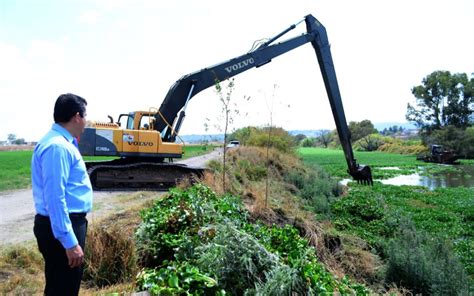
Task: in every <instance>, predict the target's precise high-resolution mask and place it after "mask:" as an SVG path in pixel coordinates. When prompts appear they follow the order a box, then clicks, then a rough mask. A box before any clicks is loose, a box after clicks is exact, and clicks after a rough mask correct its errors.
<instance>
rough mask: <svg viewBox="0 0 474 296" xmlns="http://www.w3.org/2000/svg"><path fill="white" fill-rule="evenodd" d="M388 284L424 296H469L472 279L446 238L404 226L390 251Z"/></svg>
mask: <svg viewBox="0 0 474 296" xmlns="http://www.w3.org/2000/svg"><path fill="white" fill-rule="evenodd" d="M387 255H388V261H387V273H386V280H387V282H388V283H392V282H394V283H397V284H398V285H401V286H404V287H405V288H408V289H410V290H412V292H413V293H414V294H418V293H421V294H423V295H468V290H469V278H468V277H467V275H466V273H465V270H464V267H463V266H462V264H461V263H460V262H459V261H458V259H457V258H456V257H455V255H454V253H453V251H452V247H451V245H450V244H449V243H448V242H447V241H445V240H444V239H442V238H437V237H432V236H429V235H428V234H425V233H422V232H420V231H417V230H416V229H415V228H414V226H413V225H412V224H411V222H405V223H402V224H401V225H400V230H399V233H398V234H397V235H396V236H395V237H394V238H393V239H391V240H390V241H389V243H388V248H387Z"/></svg>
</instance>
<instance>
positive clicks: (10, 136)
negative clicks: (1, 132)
mask: <svg viewBox="0 0 474 296" xmlns="http://www.w3.org/2000/svg"><path fill="white" fill-rule="evenodd" d="M7 139H8V142H10V143H13V142H14V141H15V140H16V135H15V134H8V136H7Z"/></svg>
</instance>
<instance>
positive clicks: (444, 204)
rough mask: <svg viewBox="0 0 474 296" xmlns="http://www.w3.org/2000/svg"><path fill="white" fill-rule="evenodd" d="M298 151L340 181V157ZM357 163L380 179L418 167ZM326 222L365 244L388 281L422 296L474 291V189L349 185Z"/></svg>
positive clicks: (396, 159) (363, 158) (408, 160)
mask: <svg viewBox="0 0 474 296" xmlns="http://www.w3.org/2000/svg"><path fill="white" fill-rule="evenodd" d="M299 151H300V154H301V155H302V157H303V160H304V161H305V162H306V163H308V164H310V165H314V164H319V165H322V166H323V167H324V168H326V169H328V170H330V171H331V172H332V174H334V175H336V176H343V174H344V171H345V166H346V165H345V161H344V159H342V158H341V157H336V156H337V155H338V154H340V153H338V152H336V151H330V150H329V151H325V153H323V151H321V149H305V148H303V149H300V150H299ZM339 156H342V154H340V155H339ZM357 157H358V160H359V161H360V162H364V163H370V165H371V167H372V169H373V171H374V172H375V176H376V178H381V179H382V178H384V177H386V174H385V172H386V171H387V170H382V171H383V172H384V174H380V173H378V172H380V168H382V167H385V166H390V167H394V166H397V167H400V168H402V169H401V170H395V168H394V170H393V173H404V172H405V171H406V170H407V171H413V169H414V168H415V167H416V166H418V165H419V162H417V161H416V159H415V158H414V157H410V156H404V155H393V154H385V153H357ZM430 167H435V166H433V165H427V171H430V170H429V168H430ZM436 167H440V166H436ZM445 169H455V168H453V167H449V166H447V167H446V168H445ZM391 174H392V172H391V173H389V175H391ZM329 216H330V217H331V221H332V223H334V225H335V227H336V229H337V230H338V231H340V232H341V233H344V234H345V235H357V236H358V237H360V238H362V239H364V241H366V242H367V243H368V246H369V248H371V249H373V250H374V251H375V252H376V253H377V254H379V256H380V257H381V259H383V260H385V261H386V262H387V264H386V266H385V267H384V268H385V278H386V281H388V282H390V281H391V282H395V283H397V284H399V285H403V286H404V287H406V288H408V289H410V290H412V291H413V292H416V293H423V294H426V293H428V294H437V295H447V294H449V295H452V294H455V295H457V294H461V295H462V294H463V293H466V294H467V291H469V289H472V288H473V281H472V279H473V278H474V232H473V229H474V222H473V221H474V220H473V217H474V188H472V187H471V188H465V187H459V188H438V189H435V190H433V191H430V190H428V189H427V188H425V187H421V186H392V185H382V184H381V183H379V182H375V185H374V186H373V187H367V186H360V185H357V184H355V183H351V184H350V190H349V191H348V192H347V193H346V195H345V196H344V198H340V199H335V200H333V201H332V202H331V206H330V215H329Z"/></svg>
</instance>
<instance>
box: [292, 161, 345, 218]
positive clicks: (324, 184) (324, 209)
mask: <svg viewBox="0 0 474 296" xmlns="http://www.w3.org/2000/svg"><path fill="white" fill-rule="evenodd" d="M284 180H285V182H287V183H289V184H292V185H294V186H295V187H296V188H297V189H299V192H298V195H299V196H301V197H302V198H303V199H304V200H305V201H307V204H308V205H309V206H310V207H311V208H312V209H313V210H314V211H315V212H316V213H320V214H326V215H328V214H330V212H331V211H330V200H332V199H333V198H334V196H335V195H337V194H338V186H337V182H336V181H335V180H332V179H331V177H330V176H329V175H328V174H327V173H326V172H325V171H323V170H322V169H321V168H320V167H317V166H312V167H310V168H309V169H308V171H302V170H290V171H287V172H285V174H284Z"/></svg>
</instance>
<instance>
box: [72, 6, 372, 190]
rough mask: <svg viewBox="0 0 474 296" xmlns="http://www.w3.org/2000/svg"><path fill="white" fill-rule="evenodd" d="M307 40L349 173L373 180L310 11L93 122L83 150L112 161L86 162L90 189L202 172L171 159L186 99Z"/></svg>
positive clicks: (177, 149)
mask: <svg viewBox="0 0 474 296" xmlns="http://www.w3.org/2000/svg"><path fill="white" fill-rule="evenodd" d="M302 22H305V24H306V32H305V33H303V34H301V35H300V36H297V37H293V38H290V39H288V40H285V41H282V42H279V43H275V41H276V40H277V39H278V38H280V37H282V36H283V35H285V34H286V33H288V32H289V31H291V30H293V29H294V28H295V27H296V26H297V25H298V24H300V23H302ZM307 43H311V44H312V46H313V48H314V50H315V52H316V56H317V59H318V62H319V67H320V70H321V74H322V76H323V80H324V84H325V87H326V92H327V94H328V97H329V102H330V104H331V109H332V113H333V116H334V121H335V123H336V128H337V131H338V134H339V138H340V141H341V145H342V148H343V150H344V155H345V158H346V161H347V166H348V173H349V174H350V175H351V176H352V177H353V178H354V179H355V180H357V181H358V182H361V183H365V184H372V183H373V181H372V173H371V170H370V167H368V166H363V165H359V164H358V163H357V162H356V160H355V158H354V154H353V150H352V146H351V140H350V132H349V129H348V127H347V122H346V118H345V115H344V109H343V106H342V100H341V95H340V92H339V86H338V83H337V78H336V72H335V69H334V64H333V61H332V55H331V51H330V45H329V41H328V38H327V34H326V29H325V28H324V26H323V25H322V24H321V23H320V22H319V21H318V20H317V19H316V18H315V17H313V16H312V15H307V16H306V17H304V19H303V20H301V21H300V22H298V23H297V24H293V25H291V26H290V27H288V28H287V29H285V30H284V31H282V32H281V33H279V34H277V35H276V36H275V37H273V38H271V39H269V40H268V41H266V42H264V43H261V44H259V45H258V46H256V47H255V48H254V49H253V50H251V51H250V52H248V53H246V54H244V55H241V56H239V57H235V58H233V59H230V60H228V61H225V62H223V63H219V64H217V65H215V66H212V67H208V68H204V69H202V70H199V71H196V72H194V73H191V74H188V75H185V76H183V77H181V78H180V79H179V80H178V81H176V83H174V84H173V86H172V87H171V88H170V90H169V91H168V94H167V95H166V97H165V99H164V100H163V103H162V104H161V106H160V108H159V109H150V110H149V111H137V112H130V113H128V114H120V116H119V118H118V120H117V121H116V122H114V120H113V118H112V117H110V116H109V119H110V121H109V122H102V123H101V122H93V123H92V124H91V125H90V126H89V127H87V128H86V129H85V131H84V133H83V134H82V135H81V138H80V141H79V149H80V151H81V153H82V155H89V156H115V157H117V159H114V160H112V161H102V162H101V161H96V162H87V163H86V165H87V167H88V171H89V176H90V178H91V181H92V185H93V187H94V189H96V190H101V189H103V190H114V189H115V190H117V189H118V190H124V189H132V190H133V189H140V190H143V189H166V188H168V187H170V186H173V185H174V184H176V182H178V181H180V180H182V179H185V178H190V176H192V175H199V174H201V173H202V171H203V169H202V168H193V167H188V166H186V165H181V164H177V163H173V162H172V160H173V159H177V158H181V157H182V155H183V144H180V143H176V138H177V137H178V134H179V130H180V128H181V124H182V123H183V119H184V117H185V111H186V108H187V105H188V102H189V100H190V99H191V98H192V97H194V96H195V95H196V94H198V93H199V92H201V91H202V90H204V89H207V88H209V87H211V86H214V85H215V83H216V82H217V81H224V80H226V79H229V78H231V77H233V76H236V75H238V74H240V73H242V72H245V71H247V70H249V69H252V68H258V67H261V66H263V65H265V64H267V63H269V62H271V61H272V59H273V58H275V57H277V56H279V55H282V54H284V53H286V52H289V51H291V50H293V49H295V48H298V47H300V46H302V45H304V44H307ZM122 123H123V124H122ZM122 125H126V126H122Z"/></svg>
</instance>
